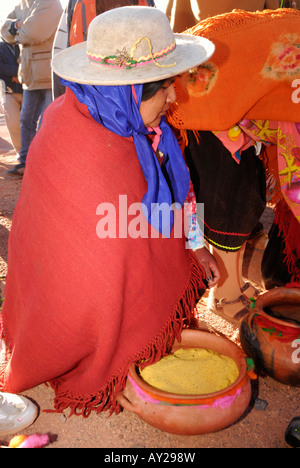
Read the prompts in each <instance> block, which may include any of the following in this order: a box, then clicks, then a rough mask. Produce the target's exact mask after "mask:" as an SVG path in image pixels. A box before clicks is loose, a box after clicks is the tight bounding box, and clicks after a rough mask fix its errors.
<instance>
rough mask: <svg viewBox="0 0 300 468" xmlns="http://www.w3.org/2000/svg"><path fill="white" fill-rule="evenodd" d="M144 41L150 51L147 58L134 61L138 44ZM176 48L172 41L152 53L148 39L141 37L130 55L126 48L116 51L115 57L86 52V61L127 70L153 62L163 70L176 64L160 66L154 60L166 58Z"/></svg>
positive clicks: (143, 57)
mask: <svg viewBox="0 0 300 468" xmlns="http://www.w3.org/2000/svg"><path fill="white" fill-rule="evenodd" d="M143 40H146V41H147V42H148V45H149V49H150V54H149V55H148V56H146V57H145V56H142V57H140V58H139V59H134V58H133V57H134V52H135V50H136V48H137V46H138V44H139V43H140V42H141V41H143ZM175 48H176V42H175V41H174V42H173V43H172V44H171V45H169V46H168V47H166V48H165V49H162V50H160V51H159V52H155V53H152V44H151V41H150V39H149V38H148V37H141V38H140V39H138V40H137V41H136V42H135V43H134V45H133V47H132V48H131V51H130V53H128V52H127V49H126V47H124V48H123V50H121V51H120V50H117V51H116V55H108V56H105V57H103V56H101V55H96V54H93V53H92V52H88V51H87V57H88V59H89V60H90V61H91V62H93V63H98V64H99V65H107V66H109V67H114V68H124V69H127V70H130V69H131V68H135V67H138V66H142V65H147V64H148V63H150V62H154V64H155V65H157V66H158V67H163V68H169V67H173V66H174V65H176V63H173V64H171V65H161V64H159V63H157V62H156V60H158V59H161V58H163V57H166V56H167V55H169V54H170V53H171V52H173V50H174V49H175Z"/></svg>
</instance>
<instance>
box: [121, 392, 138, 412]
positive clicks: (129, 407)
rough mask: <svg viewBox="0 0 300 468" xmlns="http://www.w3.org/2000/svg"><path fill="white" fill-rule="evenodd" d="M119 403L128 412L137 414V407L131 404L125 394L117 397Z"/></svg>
mask: <svg viewBox="0 0 300 468" xmlns="http://www.w3.org/2000/svg"><path fill="white" fill-rule="evenodd" d="M117 402H118V403H120V405H121V406H123V408H125V409H126V410H127V411H131V412H132V413H136V412H137V411H136V408H135V406H134V405H133V404H132V403H131V401H129V400H128V398H126V396H125V395H124V394H123V393H119V395H118V396H117Z"/></svg>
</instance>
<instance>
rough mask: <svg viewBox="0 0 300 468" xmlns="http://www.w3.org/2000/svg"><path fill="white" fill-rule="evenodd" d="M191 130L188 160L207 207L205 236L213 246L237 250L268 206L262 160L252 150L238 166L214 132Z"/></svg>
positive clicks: (199, 200) (198, 195)
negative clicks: (197, 133) (197, 132)
mask: <svg viewBox="0 0 300 468" xmlns="http://www.w3.org/2000/svg"><path fill="white" fill-rule="evenodd" d="M199 136H200V139H199V141H197V138H196V137H195V135H194V133H193V132H191V131H189V132H188V138H189V145H188V147H187V148H186V161H187V165H188V167H189V169H190V173H191V179H192V182H193V185H194V190H195V195H196V199H197V203H203V204H204V235H205V238H206V240H207V241H208V242H209V243H210V244H211V245H213V246H215V247H217V248H218V249H220V250H225V251H231V252H232V251H233V252H234V251H238V250H239V249H240V248H241V247H242V245H243V244H244V243H245V242H246V241H247V240H248V238H249V237H250V235H251V232H252V230H253V229H254V228H255V226H256V224H257V223H258V221H259V220H260V217H261V215H262V214H263V212H264V210H265V207H266V178H265V171H264V167H263V163H262V161H261V160H260V159H259V158H258V156H257V155H256V153H255V148H254V147H251V148H249V149H248V150H245V151H243V152H242V154H241V162H240V164H238V163H237V162H236V161H235V160H234V159H233V158H232V156H231V153H230V152H229V151H228V150H227V149H226V148H225V146H224V145H223V143H222V142H221V141H220V140H219V139H218V138H217V137H216V136H215V135H214V134H213V133H212V132H206V131H205V132H199Z"/></svg>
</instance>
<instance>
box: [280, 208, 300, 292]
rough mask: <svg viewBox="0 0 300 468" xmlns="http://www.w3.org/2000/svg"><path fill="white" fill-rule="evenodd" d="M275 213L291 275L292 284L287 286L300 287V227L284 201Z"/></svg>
mask: <svg viewBox="0 0 300 468" xmlns="http://www.w3.org/2000/svg"><path fill="white" fill-rule="evenodd" d="M274 212H275V219H274V223H275V224H276V225H277V226H278V229H279V233H280V234H281V235H282V236H283V238H284V242H285V249H284V252H283V253H284V255H285V259H284V262H285V264H286V266H287V268H288V271H289V273H290V275H291V283H290V284H288V285H286V286H287V287H300V260H299V257H298V255H297V251H296V248H297V247H298V246H297V243H298V244H300V225H299V223H298V221H297V219H296V218H295V216H294V215H293V213H292V212H291V211H290V209H289V208H288V206H287V204H286V202H285V201H284V200H281V201H280V202H279V203H277V205H276V207H275V209H274ZM298 249H299V250H300V245H299V247H298Z"/></svg>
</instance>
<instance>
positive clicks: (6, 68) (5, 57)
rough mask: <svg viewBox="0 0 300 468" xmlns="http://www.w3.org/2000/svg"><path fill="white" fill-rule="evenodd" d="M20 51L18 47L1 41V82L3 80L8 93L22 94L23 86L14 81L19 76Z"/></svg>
mask: <svg viewBox="0 0 300 468" xmlns="http://www.w3.org/2000/svg"><path fill="white" fill-rule="evenodd" d="M19 55H20V49H19V46H18V45H12V44H8V43H7V42H5V41H3V40H0V80H3V81H4V82H5V85H6V92H8V93H22V85H21V84H20V83H15V82H14V81H12V78H13V77H14V76H18V68H19V63H18V58H19Z"/></svg>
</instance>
